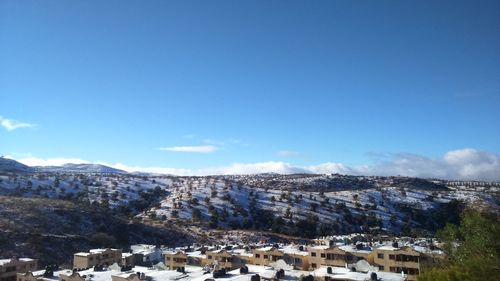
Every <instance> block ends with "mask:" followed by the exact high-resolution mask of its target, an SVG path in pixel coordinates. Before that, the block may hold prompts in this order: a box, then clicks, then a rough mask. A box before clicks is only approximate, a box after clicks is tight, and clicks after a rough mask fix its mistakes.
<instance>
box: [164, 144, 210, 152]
mask: <svg viewBox="0 0 500 281" xmlns="http://www.w3.org/2000/svg"><path fill="white" fill-rule="evenodd" d="M159 149H160V150H163V151H172V152H192V153H213V152H215V151H217V150H218V149H219V148H218V147H217V146H215V145H197V146H171V147H160V148H159Z"/></svg>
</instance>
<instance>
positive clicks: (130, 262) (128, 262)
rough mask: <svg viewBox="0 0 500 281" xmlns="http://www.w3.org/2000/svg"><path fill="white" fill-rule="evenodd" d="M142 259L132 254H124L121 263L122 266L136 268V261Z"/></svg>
mask: <svg viewBox="0 0 500 281" xmlns="http://www.w3.org/2000/svg"><path fill="white" fill-rule="evenodd" d="M140 258H141V257H137V256H136V255H134V254H132V253H122V260H121V261H120V264H121V265H122V266H134V265H136V263H137V262H136V260H138V259H140Z"/></svg>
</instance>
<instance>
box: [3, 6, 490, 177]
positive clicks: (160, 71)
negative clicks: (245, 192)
mask: <svg viewBox="0 0 500 281" xmlns="http://www.w3.org/2000/svg"><path fill="white" fill-rule="evenodd" d="M499 108H500V1H184V0H183V1H1V2H0V116H2V118H4V119H12V120H17V121H18V122H25V123H30V124H34V126H33V127H26V128H18V129H15V130H14V129H13V130H6V129H2V128H0V153H1V154H3V155H13V156H14V157H21V156H23V155H30V156H33V157H40V158H54V157H76V158H81V159H86V160H89V161H105V162H109V163H115V162H120V163H126V164H129V165H139V166H165V167H176V168H189V169H193V168H194V169H197V168H204V167H209V166H225V165H230V164H231V163H234V162H240V163H254V162H263V161H285V162H288V163H292V164H293V165H297V166H306V165H315V164H319V163H324V162H340V163H344V164H346V165H363V164H369V163H370V161H372V160H371V157H370V155H374V154H380V153H382V154H385V153H401V152H405V153H414V154H417V155H422V156H426V157H430V158H439V157H442V155H444V154H445V153H446V152H448V151H450V150H455V149H462V148H474V149H478V150H481V151H486V152H488V153H494V154H498V153H499V152H500V110H499ZM207 139H209V140H211V141H208V140H207ZM207 145H212V146H213V147H215V149H217V150H216V151H215V152H212V153H188V152H172V151H162V150H159V149H158V148H160V147H167V148H168V147H170V148H171V147H177V146H207ZM213 147H212V148H213ZM283 150H286V151H288V152H282V153H281V154H280V153H279V151H283ZM16 155H17V156H16Z"/></svg>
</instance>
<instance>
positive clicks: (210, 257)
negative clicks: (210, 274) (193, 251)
mask: <svg viewBox="0 0 500 281" xmlns="http://www.w3.org/2000/svg"><path fill="white" fill-rule="evenodd" d="M205 254H206V256H207V259H206V264H209V265H210V264H214V263H215V262H216V263H217V264H218V265H219V268H225V269H226V270H233V269H235V268H236V263H233V260H234V257H233V255H232V254H231V253H229V252H227V251H226V250H217V251H207V252H206V253H205Z"/></svg>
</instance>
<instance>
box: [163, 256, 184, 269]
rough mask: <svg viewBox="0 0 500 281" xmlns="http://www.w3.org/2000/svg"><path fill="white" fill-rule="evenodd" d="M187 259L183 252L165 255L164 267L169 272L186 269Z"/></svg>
mask: <svg viewBox="0 0 500 281" xmlns="http://www.w3.org/2000/svg"><path fill="white" fill-rule="evenodd" d="M187 262H188V257H187V255H186V254H185V253H183V252H180V251H179V252H175V253H167V254H165V265H166V266H167V268H168V269H170V270H176V269H178V268H182V267H186V265H187Z"/></svg>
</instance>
